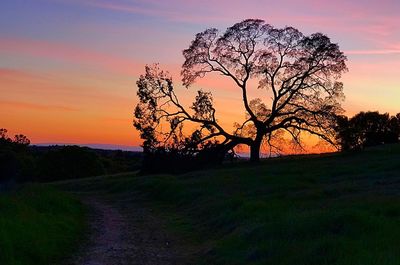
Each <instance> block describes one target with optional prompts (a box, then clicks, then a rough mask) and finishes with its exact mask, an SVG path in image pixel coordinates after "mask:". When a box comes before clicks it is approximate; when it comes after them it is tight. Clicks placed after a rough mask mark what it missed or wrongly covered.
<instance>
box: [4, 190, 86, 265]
mask: <svg viewBox="0 0 400 265" xmlns="http://www.w3.org/2000/svg"><path fill="white" fill-rule="evenodd" d="M84 230H85V220H84V209H83V207H82V205H81V204H80V202H79V201H78V200H77V199H74V198H72V197H70V196H69V195H66V194H64V193H61V192H59V191H56V190H54V189H53V188H50V187H48V186H39V185H31V186H26V187H24V188H22V189H21V190H18V191H13V192H9V193H4V194H0V264H1V265H38V264H40V265H46V264H49V265H50V264H51V265H53V264H57V263H58V262H62V261H63V260H64V259H65V258H66V257H68V256H70V253H71V252H74V251H76V243H77V240H79V239H81V235H82V232H84Z"/></svg>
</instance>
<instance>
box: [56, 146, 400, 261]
mask: <svg viewBox="0 0 400 265" xmlns="http://www.w3.org/2000/svg"><path fill="white" fill-rule="evenodd" d="M60 187H62V188H63V189H69V190H75V191H93V192H100V193H102V194H103V195H104V196H108V197H109V198H112V199H114V200H115V201H124V202H125V203H126V202H128V201H129V198H135V200H137V198H138V194H139V195H140V196H141V197H142V198H143V201H144V202H145V203H147V204H150V205H151V206H152V207H155V209H158V212H159V213H160V216H162V217H163V218H164V219H165V221H166V222H167V223H168V224H169V227H170V229H172V230H173V231H175V232H177V233H178V234H180V235H181V236H182V237H184V238H185V239H186V240H187V241H188V242H191V244H192V245H193V246H195V247H196V248H197V249H198V253H197V255H196V256H197V257H198V264H231V265H233V264H275V265H280V264H296V265H302V264H303V265H313V264H316V265H323V264H341V265H345V264H346V265H372V264H376V265H377V264H380V265H395V264H396V265H398V264H400V145H391V146H385V147H378V148H373V149H370V150H368V151H364V152H359V153H348V154H333V155H325V156H304V157H287V158H277V159H272V160H269V161H265V162H262V163H261V164H259V165H251V164H246V163H244V164H239V163H237V164H232V165H229V164H228V165H225V166H223V167H221V168H218V169H213V170H205V171H198V172H192V173H188V174H184V175H179V176H172V175H154V176H135V175H134V174H132V175H126V176H116V177H103V178H92V179H86V180H80V181H74V182H69V183H68V182H67V183H64V184H62V185H61V186H60ZM133 194H135V195H133Z"/></svg>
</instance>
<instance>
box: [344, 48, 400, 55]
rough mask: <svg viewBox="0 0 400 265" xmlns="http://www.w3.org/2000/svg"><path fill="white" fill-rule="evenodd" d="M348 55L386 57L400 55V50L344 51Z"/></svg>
mask: <svg viewBox="0 0 400 265" xmlns="http://www.w3.org/2000/svg"><path fill="white" fill-rule="evenodd" d="M344 53H345V54H347V55H385V54H400V49H382V50H379V49H378V50H348V51H344Z"/></svg>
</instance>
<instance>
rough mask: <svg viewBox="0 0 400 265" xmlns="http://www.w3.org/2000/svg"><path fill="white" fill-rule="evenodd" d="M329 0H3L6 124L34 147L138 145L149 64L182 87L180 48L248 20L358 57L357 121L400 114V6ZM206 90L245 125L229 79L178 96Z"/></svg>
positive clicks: (0, 117) (347, 80) (0, 68)
mask: <svg viewBox="0 0 400 265" xmlns="http://www.w3.org/2000/svg"><path fill="white" fill-rule="evenodd" d="M300 2H301V5H299V3H300ZM332 2H333V1H311V0H304V1H295V0H293V1H291V0H285V1H280V3H279V4H277V1H262V2H260V1H256V0H254V1H252V0H251V1H246V4H243V1H229V2H228V1H218V2H215V1H205V2H204V3H198V2H197V1H178V0H172V1H168V5H167V4H166V1H155V0H149V1H144V0H132V1H126V0H116V1H108V0H90V1H85V2H84V3H83V1H78V0H71V1H67V0H35V1H33V0H32V1H23V0H4V1H2V8H1V9H0V127H2V128H7V129H8V130H9V131H10V132H11V134H15V133H23V134H25V135H27V136H28V137H29V138H30V139H31V140H32V142H33V143H78V144H90V143H105V144H116V145H136V146H137V145H140V139H139V137H138V133H137V132H136V131H135V130H134V128H133V126H132V112H133V109H134V106H135V104H136V103H137V99H136V96H135V93H136V86H135V81H136V80H137V78H138V76H139V75H140V74H141V73H143V71H144V65H145V64H146V63H153V62H159V63H160V64H161V66H162V67H163V68H165V69H167V70H169V71H170V72H172V74H173V75H174V80H175V81H176V83H177V85H179V84H180V82H179V80H180V77H179V74H178V73H179V71H180V65H181V63H182V62H183V57H182V54H181V51H182V50H183V49H185V48H187V47H188V45H189V43H190V41H191V40H192V39H193V38H194V35H195V34H196V33H198V32H200V31H202V30H204V29H206V28H208V27H218V28H219V29H221V30H223V29H225V28H226V27H228V26H230V25H232V24H233V23H235V22H238V21H240V20H242V19H244V18H249V17H258V18H262V19H265V20H266V21H267V22H268V23H270V24H272V25H275V26H284V25H291V26H295V27H297V28H298V29H299V30H300V31H302V32H304V33H306V34H308V33H312V32H316V31H320V32H324V33H326V34H327V35H328V36H330V37H331V39H332V41H333V42H336V43H339V45H340V47H341V49H342V50H343V51H345V54H346V55H347V56H348V58H349V61H348V67H349V70H350V71H349V72H348V73H347V74H345V76H344V77H343V79H342V81H343V82H344V84H345V95H346V101H345V103H344V108H345V109H346V110H347V114H348V115H353V114H354V113H356V112H358V111H361V110H379V111H381V112H390V113H391V114H395V113H397V112H400V104H399V103H400V80H399V77H400V30H399V27H398V25H399V24H400V23H399V22H400V19H399V17H398V13H399V12H400V4H399V3H398V2H397V1H390V0H383V1H369V2H368V3H366V2H365V1H352V2H351V3H349V1H344V0H341V1H335V4H332ZM227 3H229V5H227ZM361 3H362V4H361ZM227 6H228V7H227ZM198 87H202V88H205V89H206V90H208V89H210V90H212V91H213V94H214V98H215V101H216V104H217V107H218V117H219V118H220V119H221V120H223V121H224V124H225V125H226V126H232V123H233V122H234V121H235V120H237V119H242V118H243V112H242V109H241V108H237V107H234V106H235V102H236V104H237V101H236V98H237V97H236V94H235V93H236V92H235V90H232V89H233V88H232V87H231V86H230V83H227V82H224V81H220V80H216V79H208V80H202V81H200V82H199V83H198V84H197V86H195V87H194V88H193V89H192V90H191V91H187V90H186V89H184V88H181V87H180V88H179V93H180V95H181V96H182V97H183V98H185V100H186V101H188V100H189V99H190V98H193V97H194V92H195V89H196V88H198ZM239 103H240V102H239Z"/></svg>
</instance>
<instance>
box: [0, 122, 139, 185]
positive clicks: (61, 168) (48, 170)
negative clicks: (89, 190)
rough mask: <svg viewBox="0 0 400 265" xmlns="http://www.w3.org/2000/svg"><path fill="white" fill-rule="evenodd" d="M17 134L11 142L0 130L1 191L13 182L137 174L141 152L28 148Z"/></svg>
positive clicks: (51, 147) (61, 147) (67, 147)
mask: <svg viewBox="0 0 400 265" xmlns="http://www.w3.org/2000/svg"><path fill="white" fill-rule="evenodd" d="M29 144H30V141H29V139H28V138H27V137H26V136H24V135H22V134H20V135H16V136H15V137H14V139H11V138H10V137H8V136H7V130H6V129H0V189H1V188H2V187H3V188H4V187H5V186H10V185H13V183H16V182H26V181H39V182H42V181H54V180H62V179H71V178H81V177H89V176H95V175H101V174H114V173H120V172H127V171H134V170H138V169H139V168H140V165H141V160H142V154H141V153H140V152H128V151H121V150H101V149H91V148H87V147H79V146H30V145H29Z"/></svg>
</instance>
